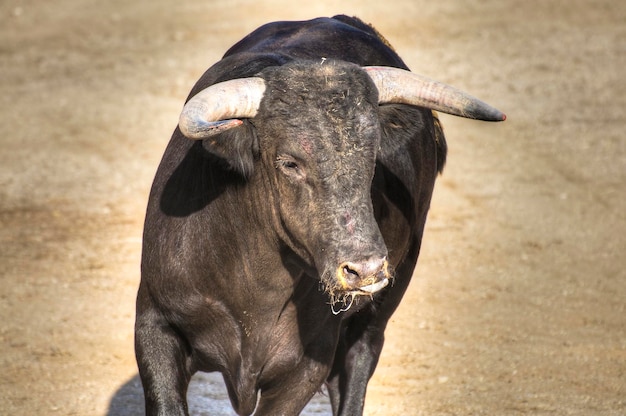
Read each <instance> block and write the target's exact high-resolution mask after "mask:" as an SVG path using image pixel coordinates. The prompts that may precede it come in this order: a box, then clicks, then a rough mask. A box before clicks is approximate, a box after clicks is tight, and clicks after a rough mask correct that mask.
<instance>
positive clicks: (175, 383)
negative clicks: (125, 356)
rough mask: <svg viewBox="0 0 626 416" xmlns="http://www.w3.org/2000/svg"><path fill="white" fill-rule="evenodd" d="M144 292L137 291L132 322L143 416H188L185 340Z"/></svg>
mask: <svg viewBox="0 0 626 416" xmlns="http://www.w3.org/2000/svg"><path fill="white" fill-rule="evenodd" d="M146 292H147V291H146V290H145V287H140V289H139V294H138V297H137V318H136V322H135V354H136V355H137V365H138V367H139V375H140V377H141V382H142V384H143V389H144V396H145V403H146V415H148V416H156V415H159V416H166V415H167V416H178V415H180V416H183V415H188V410H187V399H186V396H187V387H188V385H189V381H190V379H191V369H190V358H189V354H188V353H187V351H186V348H185V344H184V340H182V339H180V337H179V335H178V334H177V333H176V332H175V331H174V329H173V328H172V327H171V326H170V325H169V324H168V323H167V321H166V320H165V319H164V318H163V316H162V314H161V313H160V312H159V311H158V309H157V308H156V307H155V306H154V305H153V303H152V301H151V299H150V297H149V295H148V294H147V293H146Z"/></svg>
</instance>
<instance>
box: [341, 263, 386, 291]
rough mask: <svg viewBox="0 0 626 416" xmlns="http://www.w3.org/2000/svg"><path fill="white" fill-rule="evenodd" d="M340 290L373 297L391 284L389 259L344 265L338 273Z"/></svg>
mask: <svg viewBox="0 0 626 416" xmlns="http://www.w3.org/2000/svg"><path fill="white" fill-rule="evenodd" d="M336 277H337V282H338V283H339V288H340V290H341V291H343V292H349V293H353V294H355V295H371V294H373V293H376V292H378V291H379V290H381V289H383V288H384V287H386V286H387V285H388V284H389V279H390V278H391V274H390V272H389V263H388V262H387V258H385V257H383V258H371V259H368V260H366V261H363V262H358V263H355V262H345V263H342V264H341V265H340V266H339V267H338V268H337V271H336Z"/></svg>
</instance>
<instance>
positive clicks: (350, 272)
mask: <svg viewBox="0 0 626 416" xmlns="http://www.w3.org/2000/svg"><path fill="white" fill-rule="evenodd" d="M343 274H344V276H346V277H347V278H355V277H359V273H358V272H357V271H356V270H352V269H351V268H350V267H349V266H343Z"/></svg>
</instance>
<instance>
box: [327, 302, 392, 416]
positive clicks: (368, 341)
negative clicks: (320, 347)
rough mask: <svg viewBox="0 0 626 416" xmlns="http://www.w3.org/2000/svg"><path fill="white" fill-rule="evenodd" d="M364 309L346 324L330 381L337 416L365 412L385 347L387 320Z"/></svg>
mask: <svg viewBox="0 0 626 416" xmlns="http://www.w3.org/2000/svg"><path fill="white" fill-rule="evenodd" d="M361 312H365V311H361ZM361 312H360V313H358V314H357V315H355V316H353V317H352V318H350V322H349V323H348V324H347V325H346V328H345V329H344V333H343V334H342V335H343V336H342V337H341V339H340V341H339V345H338V347H337V351H336V354H335V362H334V363H333V369H332V371H331V374H330V376H329V378H328V380H327V386H328V392H329V395H330V401H331V405H332V408H333V415H335V416H347V415H350V416H358V415H362V414H363V405H364V404H365V392H366V389H367V383H368V382H369V379H370V378H371V376H372V374H373V373H374V369H375V368H376V364H378V358H379V357H380V353H381V351H382V348H383V343H384V330H385V325H386V321H385V322H380V321H377V320H376V319H375V318H374V319H372V318H373V317H372V316H370V313H369V312H368V313H367V314H365V315H367V316H364V315H362V314H361Z"/></svg>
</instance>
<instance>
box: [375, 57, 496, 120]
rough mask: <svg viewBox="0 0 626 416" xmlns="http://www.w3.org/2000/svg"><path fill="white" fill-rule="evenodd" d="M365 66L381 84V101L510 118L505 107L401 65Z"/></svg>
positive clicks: (484, 117)
mask: <svg viewBox="0 0 626 416" xmlns="http://www.w3.org/2000/svg"><path fill="white" fill-rule="evenodd" d="M364 69H365V70H366V71H367V74H368V75H369V77H370V78H371V79H372V81H373V82H374V84H375V85H376V88H378V97H379V98H378V101H379V102H380V103H402V104H410V105H416V106H420V107H426V108H430V109H432V110H436V111H441V112H442V113H448V114H452V115H455V116H460V117H466V118H472V119H476V120H484V121H503V120H506V115H504V113H502V112H501V111H499V110H497V109H495V108H493V107H492V106H490V105H489V104H487V103H484V102H482V101H480V100H479V99H477V98H475V97H472V96H471V95H469V94H467V93H466V92H463V91H461V90H459V89H457V88H454V87H452V86H450V85H446V84H443V83H441V82H438V81H434V80H432V79H430V78H427V77H424V76H422V75H418V74H415V73H413V72H410V71H405V70H403V69H398V68H391V67H381V66H368V67H365V68H364Z"/></svg>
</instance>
